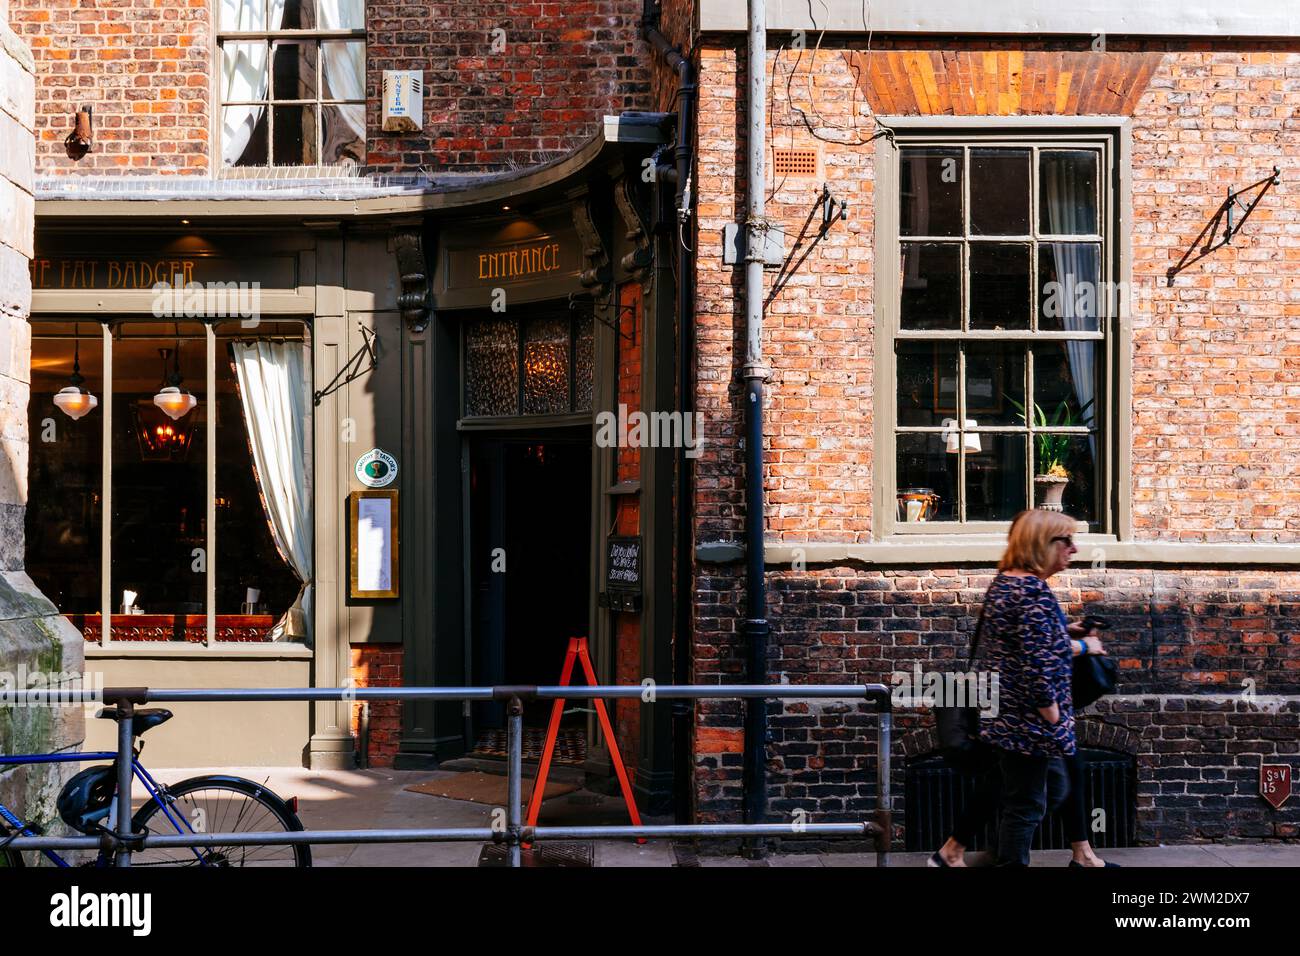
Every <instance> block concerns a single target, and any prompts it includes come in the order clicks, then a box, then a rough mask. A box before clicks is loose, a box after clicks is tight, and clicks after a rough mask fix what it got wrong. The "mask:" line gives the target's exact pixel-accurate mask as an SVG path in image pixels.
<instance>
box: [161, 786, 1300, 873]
mask: <svg viewBox="0 0 1300 956" xmlns="http://www.w3.org/2000/svg"><path fill="white" fill-rule="evenodd" d="M151 772H152V773H153V775H154V776H155V777H156V778H157V779H158V780H160V781H162V782H168V783H172V782H175V781H178V780H182V779H185V778H186V777H191V776H195V775H198V774H203V773H229V774H235V775H236V776H241V777H247V778H249V779H250V780H256V781H258V782H265V783H266V784H267V785H268V786H270V788H271V789H272V790H273V791H275V792H276V793H278V794H279V795H280V796H282V797H285V798H288V797H294V796H296V797H297V798H298V815H299V816H300V817H301V818H302V821H303V824H304V826H306V827H307V829H309V830H311V829H317V830H343V829H415V828H424V827H489V826H491V825H492V813H493V809H494V808H493V807H491V806H488V805H487V804H480V803H470V802H468V801H464V800H448V799H445V798H442V797H434V796H428V795H426V794H422V793H413V792H411V791H409V790H406V789H405V788H406V787H408V786H410V785H411V784H416V783H423V782H425V781H429V780H436V779H439V778H444V777H451V776H454V775H455V772H454V771H449V770H434V771H406V770H390V769H371V770H307V769H305V768H301V767H244V768H234V769H232V768H229V767H223V768H220V769H219V770H218V769H214V768H178V769H164V770H158V769H156V768H151ZM525 773H526V774H527V773H529V770H528V768H527V767H526V768H525ZM573 773H574V771H572V770H569V769H567V768H563V767H557V768H555V770H554V771H553V773H552V779H564V778H565V777H566V775H570V774H573ZM572 779H575V780H578V779H580V776H579V777H575V778H572ZM137 789H138V785H137ZM540 822H541V823H542V824H545V825H551V826H559V825H592V826H595V825H616V824H624V825H625V824H627V823H628V822H629V821H628V818H627V812H626V810H625V809H624V806H623V802H622V799H621V798H620V797H619V796H617V795H614V796H610V795H606V794H601V793H593V792H592V791H590V790H586V789H579V790H577V791H576V792H573V793H569V794H565V795H562V796H558V797H554V798H552V799H550V800H547V801H546V803H545V804H544V806H543V808H542V814H541V820H540ZM642 822H643V823H646V824H651V823H672V822H673V821H672V820H671V819H669V818H652V817H645V818H643V820H642ZM823 842H824V841H823ZM857 845H858V846H862V844H861V843H858V844H857ZM483 846H484V844H481V843H459V842H458V843H383V844H368V845H332V846H322V845H317V846H313V847H312V862H313V864H314V865H316V866H425V867H427V866H470V867H472V866H477V865H478V861H479V855H480V852H481V851H482V848H483ZM686 846H687V844H684V843H681V842H678V843H677V846H676V847H674V841H670V840H651V841H648V842H647V843H645V844H644V845H640V846H638V845H637V844H636V843H635V842H634V841H631V840H627V841H623V840H597V841H594V853H595V865H596V866H629V867H671V866H678V865H682V864H683V863H685V864H686V865H699V866H702V867H728V866H730V867H737V866H746V867H748V866H759V867H802V866H829V867H861V866H867V867H874V866H875V865H876V854H875V852H874V851H871V850H869V849H867V848H865V847H864V848H863V849H862V850H861V851H852V844H846V849H847V850H850V852H824V853H822V852H819V853H794V852H781V853H774V854H770V855H769V856H767V857H766V858H765V859H763V860H747V859H744V858H742V857H740V856H736V855H730V856H728V855H716V854H710V853H709V852H708V851H707V850H706V849H700V850H698V851H697V852H696V853H689V852H682V851H683V850H684V849H685V847H686ZM1102 855H1103V856H1104V857H1105V858H1106V859H1107V860H1112V861H1114V862H1116V863H1118V864H1120V865H1121V866H1127V867H1133V866H1142V867H1148V866H1149V867H1255V866H1296V867H1300V844H1277V843H1233V844H1223V843H1201V844H1180V845H1176V846H1153V847H1134V848H1128V849H1112V850H1105V851H1103V852H1102ZM972 857H973V858H972V859H971V860H970V862H971V863H972V864H973V865H978V864H979V862H981V861H980V860H979V859H978V858H975V855H972ZM928 858H929V854H928V853H890V855H889V862H890V866H902V867H924V866H925V864H926V860H927V859H928ZM1069 859H1070V853H1069V851H1068V850H1043V851H1039V852H1036V853H1034V856H1033V865H1034V866H1044V867H1054V866H1056V867H1063V866H1065V865H1066V864H1067V863H1068V862H1069Z"/></svg>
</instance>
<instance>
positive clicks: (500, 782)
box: [406, 770, 578, 807]
mask: <svg viewBox="0 0 1300 956" xmlns="http://www.w3.org/2000/svg"><path fill="white" fill-rule="evenodd" d="M507 786H508V779H507V778H506V777H503V776H501V775H500V774H495V773H483V772H482V771H480V770H470V771H466V772H465V773H458V774H456V776H454V777H444V778H443V779H441V780H427V781H425V782H424V783H413V784H411V785H410V786H409V787H407V788H406V789H407V790H410V791H411V792H412V793H424V794H428V795H429V796H431V797H446V798H447V799H448V800H468V801H470V802H471V803H486V804H489V805H491V806H494V807H504V806H505V805H506V799H507V796H508V795H507V793H506V787H507ZM577 789H578V785H577V784H576V783H564V782H562V781H557V780H548V781H546V793H545V794H544V795H543V796H542V800H543V802H544V801H546V800H550V799H551V798H553V797H559V796H563V795H564V794H566V793H573V791H575V790H577ZM523 794H524V798H523V799H524V803H525V804H527V803H528V799H529V798H530V797H531V796H532V794H533V781H532V780H529V779H527V778H525V779H524V781H523Z"/></svg>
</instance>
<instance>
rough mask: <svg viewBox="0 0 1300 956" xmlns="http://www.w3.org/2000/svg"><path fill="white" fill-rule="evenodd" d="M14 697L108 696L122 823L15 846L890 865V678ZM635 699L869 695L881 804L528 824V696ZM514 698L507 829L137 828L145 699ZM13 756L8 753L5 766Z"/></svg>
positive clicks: (515, 861)
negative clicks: (625, 852) (601, 852)
mask: <svg viewBox="0 0 1300 956" xmlns="http://www.w3.org/2000/svg"><path fill="white" fill-rule="evenodd" d="M4 697H5V702H7V703H23V704H47V705H57V704H77V703H80V704H87V703H97V702H102V703H104V704H106V705H109V706H114V707H116V709H117V716H116V721H117V774H118V780H117V792H116V796H115V800H116V802H117V805H116V830H115V831H105V832H104V833H102V834H100V835H99V836H36V837H17V838H14V839H12V840H10V841H7V842H6V845H7V846H8V847H10V848H11V849H14V850H20V851H21V850H37V851H39V850H46V849H49V850H101V851H107V852H110V853H112V854H113V855H114V861H115V864H116V865H117V866H130V865H131V854H132V853H133V852H135V851H138V850H151V849H164V848H171V847H205V846H279V845H290V844H293V845H296V844H338V843H355V844H364V843H431V842H444V841H445V842H476V843H478V842H481V843H494V844H504V845H505V846H506V847H507V857H508V862H509V865H510V866H512V867H517V866H521V865H522V849H523V847H524V846H525V845H530V844H532V843H534V842H539V841H543V840H615V839H627V838H637V839H641V838H661V839H733V838H737V837H739V838H752V837H783V838H795V839H808V838H812V837H820V838H845V837H859V838H866V837H872V838H873V839H874V844H875V849H876V862H877V865H878V866H888V865H889V844H890V835H891V832H892V828H891V818H890V791H889V772H890V767H889V751H890V742H891V740H890V732H891V718H892V711H891V709H890V693H889V688H888V687H886V686H885V685H883V684H812V685H789V684H776V685H771V684H769V685H753V684H749V685H745V684H729V685H719V684H678V685H641V684H636V685H600V686H594V687H590V686H566V687H558V686H555V687H535V686H512V685H506V686H496V687H364V688H340V689H333V688H315V687H303V688H298V687H290V688H279V687H268V688H231V689H211V688H199V689H164V688H148V687H105V688H103V689H102V690H98V691H81V690H59V689H51V690H25V691H7V692H6V693H5V695H4ZM597 698H600V699H604V700H611V699H612V700H620V699H623V700H628V699H637V700H641V701H642V702H644V703H648V704H654V703H655V702H657V701H659V700H675V699H688V700H746V699H754V698H761V699H776V700H786V699H798V700H807V699H823V700H865V701H867V702H869V703H872V704H873V705H874V706H875V709H876V713H877V717H878V725H877V761H876V803H875V812H874V813H873V814H872V819H866V820H863V821H861V822H858V823H807V822H803V821H801V820H795V821H792V822H791V823H734V824H733V823H695V824H670V825H654V824H652V825H644V826H562V827H550V826H524V824H523V737H524V733H523V703H524V701H526V700H557V699H577V700H595V699H597ZM370 700H411V701H415V700H419V701H466V700H469V701H475V700H479V701H505V702H506V704H507V717H508V726H507V747H506V749H507V790H506V792H507V797H506V825H505V827H504V829H502V828H500V827H455V828H448V827H435V828H427V829H409V830H408V829H401V830H394V829H384V830H378V829H370V830H301V831H295V832H250V833H178V834H175V835H153V834H149V835H144V834H136V833H133V832H132V829H131V819H132V814H131V782H132V770H131V765H132V757H133V745H134V740H133V737H132V734H131V721H132V717H133V716H134V714H135V708H136V706H137V705H139V704H147V703H149V704H154V703H156V704H166V703H188V702H199V701H230V702H234V701H347V702H352V701H370ZM2 764H3V758H2V757H0V765H2Z"/></svg>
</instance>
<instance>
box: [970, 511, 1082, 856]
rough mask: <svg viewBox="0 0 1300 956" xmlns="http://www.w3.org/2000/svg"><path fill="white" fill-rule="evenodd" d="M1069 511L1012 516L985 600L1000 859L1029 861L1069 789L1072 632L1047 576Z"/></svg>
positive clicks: (1060, 566) (1067, 533)
mask: <svg viewBox="0 0 1300 956" xmlns="http://www.w3.org/2000/svg"><path fill="white" fill-rule="evenodd" d="M1075 527H1076V524H1075V521H1074V519H1072V518H1070V517H1069V516H1067V515H1064V514H1062V513H1060V512H1053V511H1042V510H1033V511H1029V512H1025V513H1023V514H1021V515H1019V516H1018V517H1017V520H1016V521H1015V522H1014V523H1013V524H1012V527H1011V532H1010V534H1009V535H1008V537H1007V550H1006V553H1005V554H1003V556H1002V561H1001V562H1000V563H999V564H998V574H997V577H996V578H994V580H993V584H992V585H991V586H990V587H989V590H988V594H987V596H986V598H985V605H984V619H985V625H984V626H985V635H984V638H983V643H984V647H985V648H987V651H986V653H987V658H986V661H987V663H986V664H985V665H984V666H986V667H988V668H989V669H991V670H993V671H995V672H996V673H997V675H998V685H997V687H998V712H997V716H996V717H994V718H992V719H991V720H983V721H981V722H980V725H981V726H980V738H981V739H982V740H983V741H984V742H985V743H987V744H989V745H990V746H992V747H993V748H994V749H995V751H996V755H997V763H998V770H999V773H1000V775H1001V778H1002V785H1001V792H1000V794H999V796H998V806H999V809H1000V811H1001V818H1000V820H999V821H998V864H999V865H1003V866H1028V865H1029V845H1030V842H1031V841H1032V840H1033V837H1034V831H1035V830H1036V829H1038V825H1039V823H1041V822H1042V820H1043V817H1044V816H1046V814H1047V812H1048V811H1049V810H1051V809H1054V808H1055V807H1057V806H1059V805H1060V804H1061V803H1062V802H1063V801H1064V800H1065V797H1066V795H1067V794H1068V793H1069V790H1070V781H1069V776H1068V774H1067V771H1066V767H1065V763H1064V760H1063V758H1065V757H1069V756H1073V755H1074V753H1075V752H1076V750H1077V745H1076V742H1075V736H1074V708H1073V706H1072V702H1071V699H1070V678H1071V674H1072V667H1071V657H1072V653H1073V652H1072V650H1071V647H1070V637H1069V633H1068V632H1067V630H1066V623H1065V615H1064V614H1063V613H1062V612H1061V606H1060V604H1058V603H1057V600H1056V595H1054V594H1053V593H1052V589H1051V587H1049V586H1048V584H1047V581H1048V579H1049V578H1051V577H1052V575H1054V574H1056V573H1057V572H1059V571H1063V570H1064V569H1065V568H1066V567H1068V566H1069V564H1070V559H1071V558H1072V557H1074V555H1075V553H1076V552H1077V550H1078V549H1077V548H1076V547H1075V546H1074V529H1075Z"/></svg>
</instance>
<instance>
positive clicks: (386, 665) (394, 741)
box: [351, 644, 402, 767]
mask: <svg viewBox="0 0 1300 956" xmlns="http://www.w3.org/2000/svg"><path fill="white" fill-rule="evenodd" d="M351 677H352V681H353V685H352V686H354V687H400V686H401V684H402V647H401V645H400V644H353V645H352V666H351ZM368 703H369V706H370V743H369V760H370V766H372V767H391V766H392V765H393V758H394V757H396V756H397V746H398V744H399V742H400V740H401V736H402V702H401V701H399V700H372V701H369V702H368ZM361 710H362V705H361V704H360V703H354V704H353V705H352V736H353V737H354V738H355V739H356V741H357V746H358V747H360V746H361Z"/></svg>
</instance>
